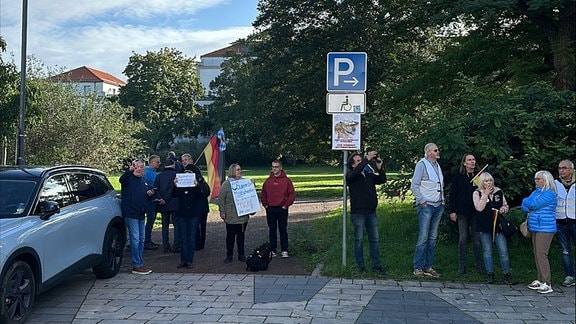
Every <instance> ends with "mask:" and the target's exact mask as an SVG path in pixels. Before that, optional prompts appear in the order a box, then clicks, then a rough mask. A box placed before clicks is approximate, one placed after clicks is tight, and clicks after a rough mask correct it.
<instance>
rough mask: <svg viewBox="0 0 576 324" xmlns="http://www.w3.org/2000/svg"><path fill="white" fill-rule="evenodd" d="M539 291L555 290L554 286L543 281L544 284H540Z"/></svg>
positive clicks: (544, 292)
mask: <svg viewBox="0 0 576 324" xmlns="http://www.w3.org/2000/svg"><path fill="white" fill-rule="evenodd" d="M537 291H538V292H539V293H541V294H549V293H551V292H553V291H554V290H552V286H550V285H548V284H547V283H545V282H544V283H542V285H540V288H538V290H537Z"/></svg>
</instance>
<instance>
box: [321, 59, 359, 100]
mask: <svg viewBox="0 0 576 324" xmlns="http://www.w3.org/2000/svg"><path fill="white" fill-rule="evenodd" d="M367 61H368V60H367V55H366V53H364V52H330V53H328V55H327V69H326V90H328V91H350V92H365V91H366V70H367Z"/></svg>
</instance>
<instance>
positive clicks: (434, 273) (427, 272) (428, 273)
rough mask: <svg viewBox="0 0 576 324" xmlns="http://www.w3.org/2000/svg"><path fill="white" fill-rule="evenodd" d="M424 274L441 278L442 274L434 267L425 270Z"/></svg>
mask: <svg viewBox="0 0 576 324" xmlns="http://www.w3.org/2000/svg"><path fill="white" fill-rule="evenodd" d="M424 275H425V276H428V277H434V278H440V274H439V273H438V272H436V270H434V268H432V267H430V268H428V269H425V270H424Z"/></svg>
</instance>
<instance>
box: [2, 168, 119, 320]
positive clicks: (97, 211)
mask: <svg viewBox="0 0 576 324" xmlns="http://www.w3.org/2000/svg"><path fill="white" fill-rule="evenodd" d="M125 244H126V227H125V225H124V220H123V218H122V213H121V211H120V199H119V195H117V194H116V192H115V191H114V188H113V187H112V185H111V184H110V182H109V181H108V179H107V178H106V176H105V174H104V173H103V172H102V171H100V170H97V169H94V168H89V167H83V166H52V167H17V166H16V167H0V269H1V272H0V323H24V322H25V321H26V318H27V317H28V315H29V314H30V312H31V311H32V308H33V306H34V301H35V299H36V295H37V294H39V293H42V292H44V291H46V290H47V289H49V288H50V287H53V286H54V285H56V284H57V283H59V282H61V281H62V280H64V279H66V278H68V277H70V276H71V275H72V274H76V273H78V272H82V271H85V270H86V269H89V268H92V271H93V273H94V275H95V276H96V277H97V278H111V277H114V276H115V275H116V274H118V272H119V271H120V265H121V263H122V256H123V249H124V246H125Z"/></svg>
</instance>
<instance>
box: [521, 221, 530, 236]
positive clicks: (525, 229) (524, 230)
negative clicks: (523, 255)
mask: <svg viewBox="0 0 576 324" xmlns="http://www.w3.org/2000/svg"><path fill="white" fill-rule="evenodd" d="M520 233H522V236H524V237H525V238H530V236H532V233H530V230H529V229H528V221H527V220H525V221H523V222H522V223H520Z"/></svg>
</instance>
